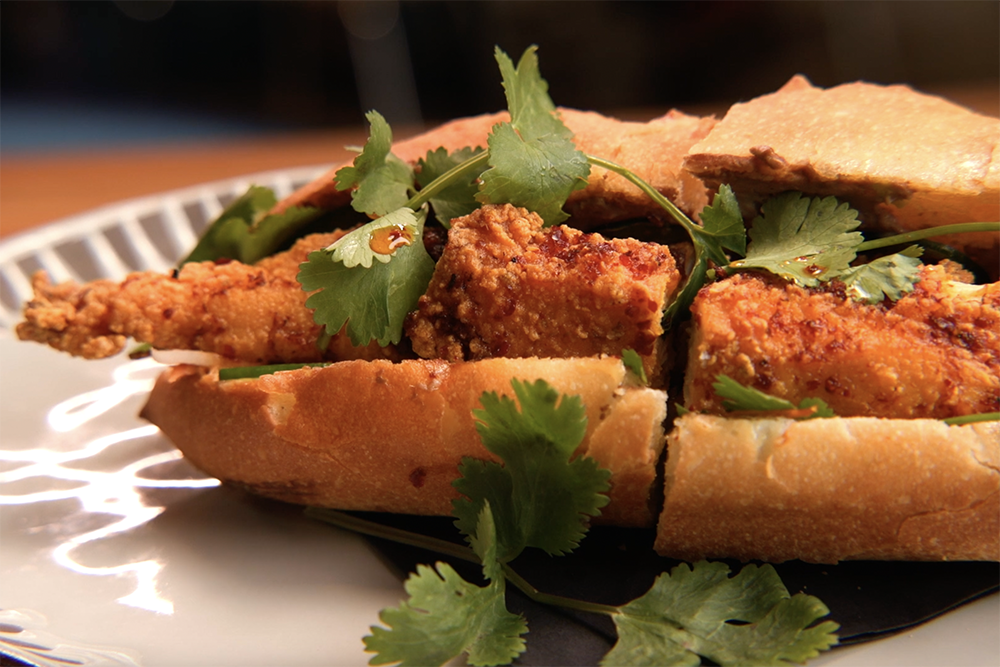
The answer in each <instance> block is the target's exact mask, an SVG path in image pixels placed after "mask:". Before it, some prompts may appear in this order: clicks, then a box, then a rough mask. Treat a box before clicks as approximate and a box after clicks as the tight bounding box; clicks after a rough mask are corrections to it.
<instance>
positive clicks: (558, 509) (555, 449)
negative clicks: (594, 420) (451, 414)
mask: <svg viewBox="0 0 1000 667" xmlns="http://www.w3.org/2000/svg"><path fill="white" fill-rule="evenodd" d="M512 384H513V388H514V394H515V396H516V397H517V400H518V403H519V404H520V410H518V406H517V404H515V402H514V401H513V400H512V399H510V398H508V397H506V396H498V395H497V394H496V393H494V392H489V393H486V394H483V396H482V397H481V398H480V403H481V404H482V406H483V407H482V409H480V410H475V411H473V416H474V417H475V418H476V420H477V422H476V430H477V431H478V433H479V437H480V438H481V439H482V441H483V446H484V447H486V449H487V450H488V451H490V452H492V453H493V454H496V455H497V456H499V457H500V458H501V459H503V465H500V464H497V463H493V462H491V461H480V460H477V459H466V460H464V461H463V462H462V465H461V467H460V468H459V472H460V473H461V477H460V478H459V479H458V480H456V481H455V484H454V486H455V488H456V489H458V491H459V492H460V493H462V494H463V495H464V496H465V498H463V499H459V500H455V501H454V502H453V512H454V514H455V516H456V517H457V520H456V521H455V525H456V526H458V528H459V529H460V530H461V531H462V532H463V533H465V534H466V535H472V534H473V528H474V527H475V522H476V520H477V517H478V515H479V512H480V510H481V508H482V507H483V506H484V505H486V504H489V505H490V506H491V507H493V508H495V510H496V513H497V516H498V517H499V519H498V522H497V533H498V535H499V537H498V539H499V541H500V544H501V545H502V547H501V549H500V552H499V558H500V560H501V561H502V562H508V561H510V560H512V559H514V558H516V557H517V556H518V554H520V553H521V552H522V551H523V550H524V549H525V548H527V547H537V548H539V549H542V550H543V551H545V552H546V553H548V554H550V555H561V554H564V553H568V552H570V551H572V550H573V549H575V548H576V547H577V545H578V544H579V543H580V540H581V539H582V538H583V536H584V535H585V534H586V532H587V518H588V517H592V516H597V515H599V514H600V508H601V507H603V506H605V505H607V503H608V497H607V495H605V493H606V491H607V490H608V488H609V486H608V477H609V476H610V473H609V472H608V471H607V470H605V469H602V468H599V467H598V466H597V462H596V461H594V459H592V458H589V457H574V456H573V455H574V452H575V451H576V448H577V447H578V446H579V445H580V443H581V442H582V441H583V436H584V434H585V433H586V430H587V415H586V412H585V410H584V407H583V403H582V401H580V399H579V397H575V396H568V397H560V395H559V393H558V392H557V391H556V390H555V389H553V388H552V387H551V386H549V385H548V384H547V383H545V382H544V381H542V380H539V381H537V382H534V383H527V382H521V381H519V380H513V383H512Z"/></svg>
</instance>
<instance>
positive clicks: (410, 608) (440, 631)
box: [364, 504, 528, 665]
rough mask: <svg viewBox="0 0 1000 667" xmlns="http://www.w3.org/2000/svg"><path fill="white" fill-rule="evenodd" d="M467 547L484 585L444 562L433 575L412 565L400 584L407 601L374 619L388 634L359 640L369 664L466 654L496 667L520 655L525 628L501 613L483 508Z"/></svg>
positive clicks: (501, 589) (489, 520)
mask: <svg viewBox="0 0 1000 667" xmlns="http://www.w3.org/2000/svg"><path fill="white" fill-rule="evenodd" d="M472 546H473V548H474V549H475V551H476V554H477V555H478V556H479V557H480V559H481V560H482V561H483V573H484V574H485V575H486V578H487V579H489V581H490V583H489V584H488V585H487V586H485V587H479V586H476V585H474V584H470V583H469V582H467V581H465V580H464V579H462V578H461V576H459V574H458V573H457V572H455V570H454V569H452V567H451V566H450V565H448V564H447V563H437V565H436V566H435V567H436V570H435V569H434V568H431V567H429V566H427V565H418V566H417V573H416V574H415V575H411V576H410V578H409V579H407V581H406V584H405V588H406V592H407V593H408V594H409V595H410V599H409V601H407V602H403V603H402V604H401V605H400V606H399V607H398V608H394V609H385V610H383V611H382V613H381V614H380V615H379V619H380V620H381V621H382V622H383V623H385V624H386V625H387V626H389V629H386V628H382V627H377V626H373V627H372V628H371V631H372V634H371V635H369V636H367V637H365V638H364V642H365V650H367V651H370V652H374V653H377V655H376V656H375V657H374V658H372V659H371V661H370V662H369V664H372V665H384V664H388V663H393V662H399V663H401V664H402V665H431V664H443V663H445V662H447V661H449V660H451V659H452V658H455V657H457V656H459V655H461V654H462V653H468V662H469V664H472V665H501V664H507V663H509V662H510V661H512V660H513V659H514V658H516V657H517V656H518V655H520V654H521V653H523V652H524V647H525V644H524V639H523V638H522V637H521V635H523V634H524V633H526V632H527V631H528V626H527V623H526V622H525V620H524V618H523V617H522V616H520V615H517V614H512V613H511V612H509V611H507V607H506V603H505V600H504V593H505V583H504V578H503V570H502V569H501V567H500V563H499V562H498V561H497V559H496V532H495V529H494V523H493V514H492V512H491V511H490V507H489V505H488V504H487V505H484V506H483V509H482V511H481V512H480V514H479V520H478V523H477V527H476V531H475V535H474V536H473V539H472Z"/></svg>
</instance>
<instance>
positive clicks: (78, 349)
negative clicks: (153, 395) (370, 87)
mask: <svg viewBox="0 0 1000 667" xmlns="http://www.w3.org/2000/svg"><path fill="white" fill-rule="evenodd" d="M342 235H343V232H335V233H332V234H315V235H312V236H307V237H305V238H303V239H301V240H299V241H298V242H297V243H296V244H295V245H294V246H293V247H292V248H291V249H290V250H288V251H286V252H283V253H279V254H277V255H275V256H273V257H269V258H267V259H264V260H261V261H260V262H259V263H258V264H257V265H255V266H248V265H246V264H241V263H240V262H226V263H222V262H220V263H215V262H196V263H190V264H186V265H185V266H184V267H183V268H181V269H180V270H179V271H178V272H176V275H173V276H172V275H168V274H161V273H153V272H140V273H133V274H131V275H129V276H127V277H126V278H125V280H124V281H122V282H121V283H118V282H115V281H111V280H97V281H94V282H90V283H87V284H85V285H78V284H76V283H72V282H67V283H63V284H60V285H52V284H50V283H49V281H48V278H47V277H46V276H45V274H44V273H38V274H36V275H35V276H34V279H33V287H34V292H35V294H34V298H33V299H32V300H31V301H29V302H28V303H27V304H26V305H25V308H24V319H25V321H24V322H21V323H20V324H18V326H17V335H18V337H19V338H20V339H22V340H33V341H37V342H41V343H46V344H48V345H51V346H52V347H54V348H56V349H58V350H63V351H65V352H69V353H70V354H73V355H76V356H81V357H85V358H88V359H100V358H103V357H108V356H111V355H113V354H116V353H118V352H120V351H121V350H122V348H123V347H124V346H125V343H126V341H127V339H128V338H133V339H135V340H136V341H137V342H141V343H149V344H151V345H152V346H153V347H155V348H160V349H186V350H204V351H206V352H215V353H217V354H220V355H222V356H224V357H226V358H228V359H231V360H234V361H237V362H242V363H248V364H268V363H283V362H287V363H297V362H308V361H320V360H323V359H342V358H348V359H352V358H366V359H367V358H381V357H385V356H387V355H392V354H394V352H393V351H392V350H391V349H390V350H388V351H386V352H382V351H381V348H378V346H377V345H375V346H373V347H372V348H371V349H369V348H353V347H352V346H351V345H350V341H349V339H347V338H346V336H334V338H333V340H332V341H331V342H330V346H329V347H328V348H327V350H326V351H325V352H324V351H321V350H320V349H319V348H318V347H317V341H318V340H319V338H320V334H321V328H320V327H319V326H318V325H316V324H315V323H314V322H313V318H312V312H311V311H310V310H308V309H307V308H306V307H305V300H306V297H307V296H308V295H307V294H306V293H305V292H304V291H303V290H302V286H301V285H300V284H299V283H298V282H297V281H296V279H295V276H296V274H297V273H298V271H299V265H300V264H301V263H302V262H304V261H305V260H306V256H307V255H308V254H309V252H311V251H313V250H316V249H318V248H322V247H324V246H326V245H329V244H330V243H332V242H333V241H335V240H336V239H337V238H339V237H340V236H342Z"/></svg>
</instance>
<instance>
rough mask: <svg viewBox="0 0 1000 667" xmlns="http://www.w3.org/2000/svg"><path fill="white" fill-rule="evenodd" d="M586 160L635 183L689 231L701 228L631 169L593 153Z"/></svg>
mask: <svg viewBox="0 0 1000 667" xmlns="http://www.w3.org/2000/svg"><path fill="white" fill-rule="evenodd" d="M587 162H589V163H590V164H592V165H596V166H598V167H602V168H604V169H607V170H608V171H613V172H615V173H616V174H618V175H619V176H621V177H622V178H625V179H626V180H628V181H629V182H630V183H632V184H633V185H635V186H636V187H638V188H639V189H640V190H642V191H643V192H645V193H646V195H647V196H648V197H649V198H650V199H652V200H653V201H655V202H656V203H657V204H659V205H660V206H661V207H662V208H663V209H664V210H665V211H666V212H667V213H669V214H670V215H671V217H673V219H674V220H676V221H677V222H678V223H680V224H681V225H682V226H683V227H684V228H685V229H687V230H688V231H689V232H697V231H700V230H701V228H700V227H698V225H696V224H695V223H694V222H693V221H692V220H691V218H689V217H687V216H686V215H684V212H683V211H682V210H680V209H679V208H677V206H676V205H675V204H674V203H673V202H672V201H670V200H669V199H667V198H666V197H664V196H663V195H662V194H660V191H659V190H657V189H656V188H654V187H653V186H652V185H650V184H649V183H647V182H646V181H644V180H643V179H641V178H639V177H638V176H636V175H635V174H634V173H632V172H631V171H629V170H628V169H626V168H625V167H623V166H621V165H619V164H615V163H614V162H611V161H609V160H605V159H603V158H599V157H595V156H593V155H588V156H587ZM695 242H696V243H697V241H695Z"/></svg>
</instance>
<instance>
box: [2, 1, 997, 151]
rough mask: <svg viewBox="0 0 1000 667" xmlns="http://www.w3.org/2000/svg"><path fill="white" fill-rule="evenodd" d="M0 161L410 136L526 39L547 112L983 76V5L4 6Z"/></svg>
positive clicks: (957, 84) (972, 83) (989, 9)
mask: <svg viewBox="0 0 1000 667" xmlns="http://www.w3.org/2000/svg"><path fill="white" fill-rule="evenodd" d="M0 16H2V20H0V68H2V70H0V71H2V76H0V105H2V106H0V148H2V150H3V151H4V152H5V153H6V152H8V151H35V150H44V149H52V148H59V147H65V146H84V145H98V146H107V145H109V143H115V144H121V143H126V142H135V141H148V140H172V139H183V138H190V137H216V136H230V135H242V134H247V133H255V132H280V131H290V130H302V129H311V128H322V127H329V126H335V125H342V124H354V123H360V122H362V120H363V116H362V114H363V113H364V111H365V110H366V109H368V108H377V109H379V110H380V111H381V112H382V113H383V115H385V116H386V117H387V118H388V119H389V120H390V122H392V123H394V124H403V125H412V124H421V123H430V122H435V121H440V120H444V119H448V118H452V117H455V116H462V115H470V114H476V113H482V112H487V111H494V110H497V109H499V108H502V107H503V106H504V99H503V96H502V95H503V91H502V89H501V87H500V85H499V74H498V73H497V69H496V66H495V64H494V62H493V46H494V45H499V46H500V47H501V48H503V49H504V50H506V51H507V52H508V53H509V54H511V56H512V57H513V58H514V59H515V61H516V58H517V56H519V55H520V53H521V52H522V51H523V49H524V48H525V47H526V46H528V45H529V44H532V43H534V44H538V45H539V47H540V51H539V53H540V59H541V65H542V72H543V75H544V76H545V77H546V78H547V79H548V81H549V82H550V84H551V94H552V96H553V98H554V99H555V100H556V102H557V103H558V104H561V105H565V106H572V107H579V108H588V109H596V110H600V111H605V112H611V113H614V112H619V113H624V114H628V115H634V114H639V115H641V114H642V113H643V112H644V111H646V110H650V112H652V111H656V110H662V109H667V108H669V107H680V108H692V109H694V110H698V109H701V108H704V107H711V106H712V105H714V104H716V103H718V104H721V105H723V107H722V108H724V105H727V104H728V103H730V102H732V101H735V100H738V99H743V98H747V97H752V96H756V95H759V94H762V93H766V92H770V91H772V90H774V89H775V88H777V87H778V86H780V85H781V84H782V83H783V82H784V81H785V80H787V79H788V78H789V76H791V75H792V74H795V73H797V72H798V73H803V74H806V75H807V76H809V77H810V79H811V80H812V81H813V82H814V83H815V84H817V85H824V86H826V85H832V84H836V83H840V82H843V81H850V80H855V79H867V80H869V81H876V82H887V83H888V82H907V83H910V84H913V85H914V86H917V87H920V88H924V89H931V90H943V91H945V92H951V91H953V92H956V93H957V94H958V95H959V96H960V95H961V94H962V92H963V88H973V87H976V86H979V85H981V84H992V85H993V87H996V82H997V80H998V78H1000V47H998V43H1000V3H997V2H995V1H988V2H961V1H950V2H930V1H924V2H725V1H720V2H622V1H613V2H608V1H592V2H488V1H486V2H432V1H421V2H391V1H382V2H171V1H169V0H144V1H138V2H131V1H126V0H117V1H114V2H112V1H110V0H106V1H102V2H86V1H74V2H33V1H29V2H18V1H16V0H4V2H3V3H2V4H0Z"/></svg>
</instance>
